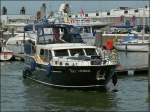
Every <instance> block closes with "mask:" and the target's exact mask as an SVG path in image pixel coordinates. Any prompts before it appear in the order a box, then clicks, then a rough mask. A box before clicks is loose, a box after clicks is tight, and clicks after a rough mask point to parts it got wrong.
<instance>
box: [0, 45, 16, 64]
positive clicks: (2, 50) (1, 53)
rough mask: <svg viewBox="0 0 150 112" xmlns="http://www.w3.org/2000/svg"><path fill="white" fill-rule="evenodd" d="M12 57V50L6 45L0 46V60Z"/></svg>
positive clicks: (8, 59)
mask: <svg viewBox="0 0 150 112" xmlns="http://www.w3.org/2000/svg"><path fill="white" fill-rule="evenodd" d="M12 59H14V55H13V52H12V51H9V50H7V49H6V47H0V61H10V60H12Z"/></svg>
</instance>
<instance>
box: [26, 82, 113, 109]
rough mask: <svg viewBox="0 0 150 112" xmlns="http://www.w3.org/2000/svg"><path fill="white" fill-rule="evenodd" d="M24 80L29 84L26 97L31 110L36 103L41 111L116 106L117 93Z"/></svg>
mask: <svg viewBox="0 0 150 112" xmlns="http://www.w3.org/2000/svg"><path fill="white" fill-rule="evenodd" d="M23 82H24V85H26V86H28V89H27V90H26V95H25V98H26V99H28V100H27V102H26V107H30V109H29V110H34V108H33V107H35V105H37V107H38V110H41V111H42V110H47V109H54V110H55V109H56V110H74V109H75V110H76V109H77V110H84V111H85V110H88V111H102V110H114V109H115V107H116V104H115V100H114V97H115V93H110V92H97V91H88V92H87V91H76V90H73V91H69V90H65V89H61V90H60V89H54V88H50V87H48V86H43V85H41V84H37V83H32V82H31V81H29V80H28V81H27V80H25V81H23ZM35 99H36V100H35ZM38 105H39V106H38ZM35 110H37V108H35Z"/></svg>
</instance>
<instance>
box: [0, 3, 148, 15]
mask: <svg viewBox="0 0 150 112" xmlns="http://www.w3.org/2000/svg"><path fill="white" fill-rule="evenodd" d="M64 2H66V3H69V4H70V6H71V10H72V12H79V11H80V9H81V8H82V9H83V10H85V11H96V10H102V11H106V10H110V9H112V8H113V9H114V8H118V7H120V6H124V7H133V8H138V7H144V6H145V5H148V6H149V1H148V0H145V1H143V0H133V1H131V0H130V1H127V0H126V1H123V0H122V1H121V0H120V1H119V0H105V1H101V0H97V1H90V0H88V1H80V0H76V1H75V0H74V1H68V0H62V1H58V0H52V1H50V0H45V1H42V0H41V1H40V0H39V1H35V0H33V1H31V0H26V1H24V0H17V1H15V0H13V1H11V0H9V1H7V0H3V1H1V8H2V7H3V6H6V7H7V9H8V14H18V13H19V10H20V8H21V7H22V6H25V7H26V11H27V14H35V13H36V12H37V10H39V8H40V6H41V5H42V3H46V6H47V12H49V11H57V10H58V8H59V5H60V4H61V3H64Z"/></svg>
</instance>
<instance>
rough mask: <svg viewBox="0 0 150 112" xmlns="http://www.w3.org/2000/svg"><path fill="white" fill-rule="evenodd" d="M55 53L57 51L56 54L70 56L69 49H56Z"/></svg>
mask: <svg viewBox="0 0 150 112" xmlns="http://www.w3.org/2000/svg"><path fill="white" fill-rule="evenodd" d="M54 53H55V56H68V51H67V49H62V50H55V51H54Z"/></svg>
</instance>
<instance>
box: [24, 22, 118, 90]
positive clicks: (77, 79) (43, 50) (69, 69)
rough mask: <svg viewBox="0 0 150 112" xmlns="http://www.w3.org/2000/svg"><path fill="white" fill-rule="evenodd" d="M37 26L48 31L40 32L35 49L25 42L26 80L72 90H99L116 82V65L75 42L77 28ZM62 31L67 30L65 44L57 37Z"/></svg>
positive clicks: (95, 51) (84, 45)
mask: <svg viewBox="0 0 150 112" xmlns="http://www.w3.org/2000/svg"><path fill="white" fill-rule="evenodd" d="M35 26H36V25H35ZM37 27H39V28H40V29H41V30H42V31H46V32H43V33H40V31H39V33H38V34H39V35H38V38H37V41H36V44H35V45H34V46H33V45H31V44H30V43H25V53H26V57H25V63H26V67H25V69H24V70H23V77H24V78H29V79H32V80H34V81H37V82H39V83H43V84H46V85H50V86H52V87H58V88H69V89H100V88H101V87H102V88H105V87H106V85H107V84H108V83H109V82H111V81H113V84H114V85H115V84H116V83H117V77H116V75H115V74H114V70H115V68H116V65H117V62H116V61H113V60H110V59H109V58H108V57H107V58H105V57H103V56H102V54H98V52H97V49H96V47H95V46H89V45H86V44H84V43H74V41H73V40H74V38H72V36H73V37H74V34H72V33H71V32H70V29H72V28H74V26H71V25H64V24H49V23H42V24H41V25H39V24H38V25H37ZM28 28H29V27H28V26H27V28H26V27H25V30H28ZM37 29H38V28H37ZM54 29H55V30H54ZM60 29H61V31H65V32H64V34H65V37H63V38H61V39H65V40H64V41H63V42H60V41H58V40H59V39H60V37H58V36H59V35H58V34H56V30H58V31H60ZM48 31H49V32H48ZM45 33H46V34H45ZM48 38H49V39H48ZM70 39H73V40H72V41H70ZM54 40H55V41H54ZM68 40H69V41H68ZM68 42H70V43H68ZM26 48H27V49H26ZM29 48H31V49H30V50H29Z"/></svg>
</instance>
